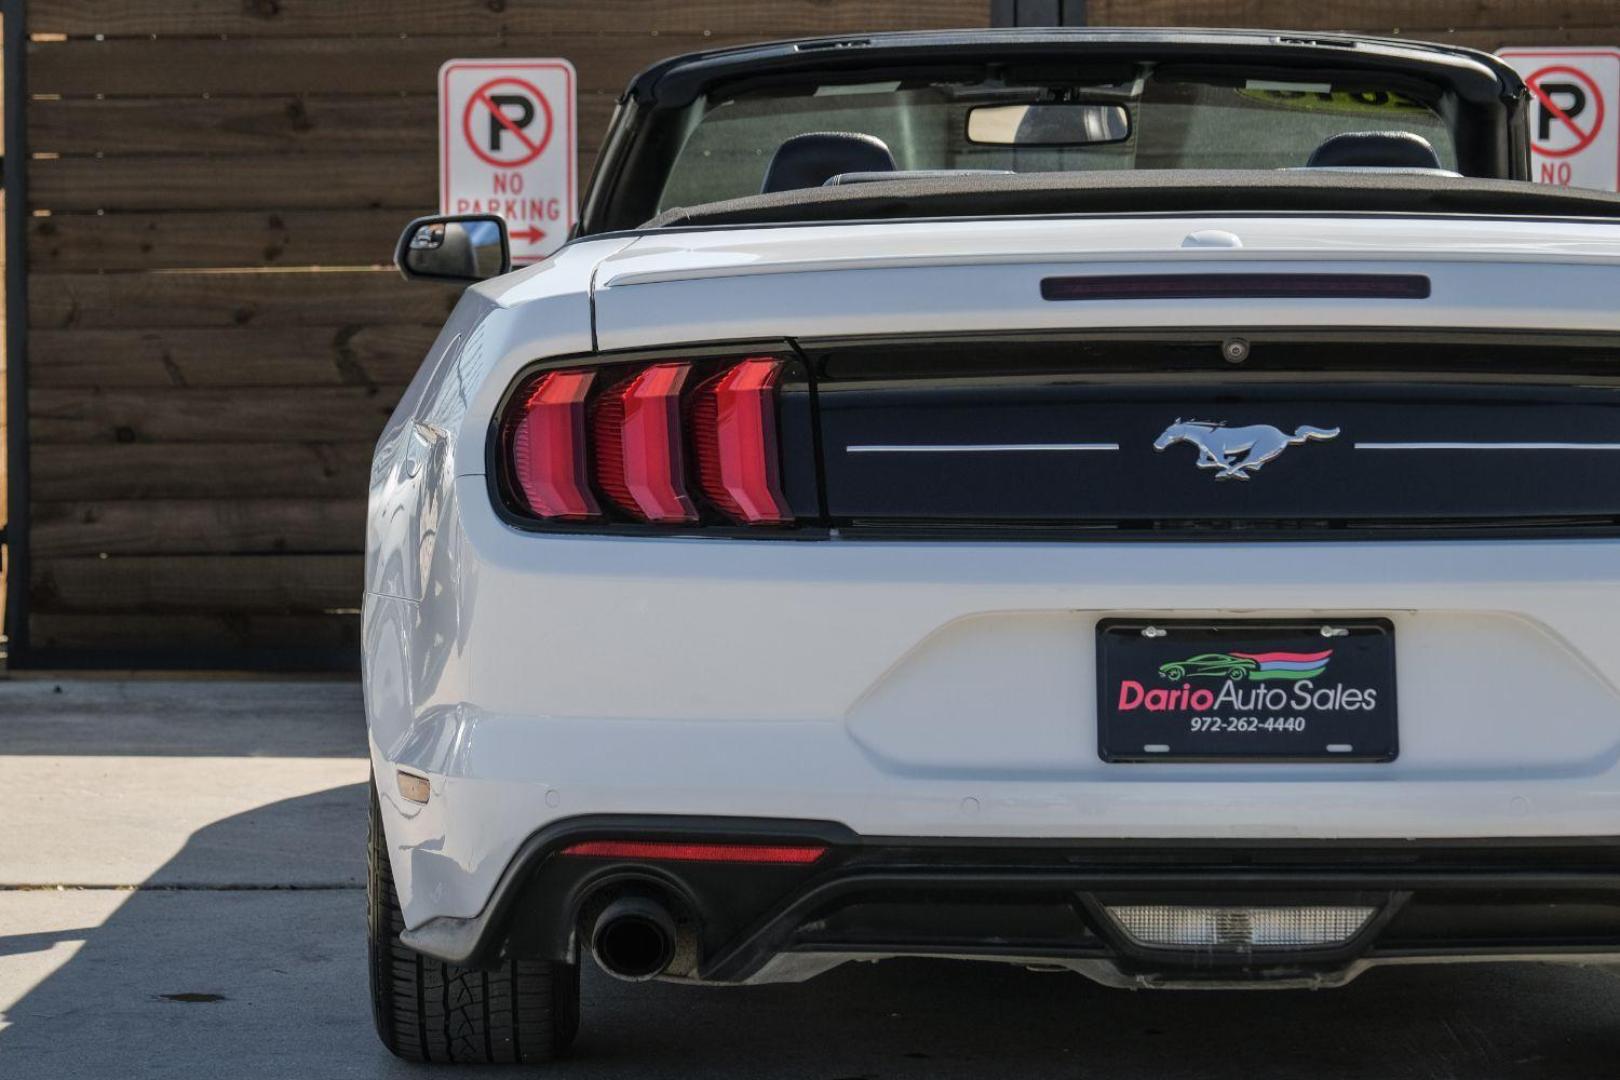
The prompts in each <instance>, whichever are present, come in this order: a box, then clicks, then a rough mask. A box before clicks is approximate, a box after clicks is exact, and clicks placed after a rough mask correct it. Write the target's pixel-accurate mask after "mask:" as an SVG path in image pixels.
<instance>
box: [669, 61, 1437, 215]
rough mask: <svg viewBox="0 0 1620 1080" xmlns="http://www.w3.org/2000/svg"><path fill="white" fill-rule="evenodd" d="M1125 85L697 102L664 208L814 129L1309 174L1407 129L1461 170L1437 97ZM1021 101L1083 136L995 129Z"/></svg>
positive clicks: (738, 173) (1275, 86) (1166, 78)
mask: <svg viewBox="0 0 1620 1080" xmlns="http://www.w3.org/2000/svg"><path fill="white" fill-rule="evenodd" d="M1121 75H1122V73H1116V74H1115V75H1114V76H1113V77H1112V78H1111V79H1109V80H1108V81H1086V82H1061V83H1054V82H1052V81H1050V80H1041V81H1039V82H1036V81H1034V80H1028V81H1016V82H1014V83H1013V84H1011V85H1009V84H1008V83H1006V82H1000V81H998V82H989V81H979V82H949V81H916V82H904V83H902V82H882V83H864V84H854V85H818V86H792V87H774V88H770V89H760V90H752V91H748V92H740V93H730V94H719V95H715V96H712V97H710V98H706V99H700V100H699V101H698V102H697V103H696V104H694V105H693V106H691V108H690V111H689V115H688V117H687V123H686V125H685V126H686V128H687V135H686V138H685V140H684V142H683V144H682V146H681V149H680V152H679V153H678V154H677V156H676V158H675V160H674V162H673V164H672V166H671V168H670V171H669V174H668V177H667V180H666V182H665V184H664V187H663V192H662V195H661V197H660V199H659V209H660V210H664V209H668V208H669V207H672V206H691V205H694V204H697V203H704V202H712V201H716V200H719V199H730V198H736V197H739V196H743V195H754V194H758V193H759V192H760V190H761V185H762V184H763V182H764V180H765V176H766V172H767V169H768V167H769V165H770V162H771V159H772V157H773V155H774V154H775V153H776V151H777V148H778V147H780V146H781V145H782V143H783V142H784V141H785V140H787V139H790V138H792V137H793V136H795V135H802V134H808V133H813V132H849V133H855V134H861V135H869V136H872V137H874V138H876V139H879V140H881V141H882V142H883V143H884V145H885V146H887V148H888V150H889V153H890V154H891V155H892V157H893V159H894V167H895V168H896V169H899V170H930V171H933V170H951V171H959V170H994V171H1000V172H1017V173H1032V172H1067V171H1095V170H1105V169H1287V168H1298V167H1302V166H1304V165H1305V164H1306V163H1307V162H1308V161H1309V160H1310V158H1311V154H1312V152H1313V151H1314V150H1316V148H1317V147H1319V146H1320V145H1321V144H1322V143H1323V142H1324V141H1325V140H1327V139H1329V138H1331V137H1333V136H1335V135H1341V134H1346V133H1351V132H1407V133H1410V134H1413V135H1416V136H1419V137H1421V138H1422V139H1424V140H1426V141H1427V142H1428V143H1429V145H1430V146H1431V147H1432V148H1433V150H1434V156H1435V160H1436V163H1437V164H1438V165H1439V167H1441V168H1444V169H1455V168H1456V165H1457V153H1456V147H1455V145H1454V141H1453V138H1452V131H1451V127H1450V125H1449V124H1448V122H1447V120H1446V119H1445V115H1444V114H1445V113H1446V112H1447V111H1448V110H1447V109H1446V108H1445V106H1444V103H1443V102H1442V101H1440V100H1439V99H1438V95H1430V97H1429V98H1426V97H1425V95H1424V92H1423V90H1421V89H1418V88H1414V87H1410V86H1405V87H1399V88H1397V87H1396V86H1394V85H1388V84H1383V85H1381V84H1379V83H1378V82H1376V81H1373V82H1366V81H1357V82H1343V81H1324V82H1319V83H1309V82H1300V81H1279V80H1275V79H1259V78H1244V77H1229V76H1226V75H1224V74H1222V75H1210V74H1207V73H1204V74H1199V73H1188V72H1181V73H1177V72H1173V71H1168V70H1164V69H1160V70H1158V71H1156V72H1154V73H1152V74H1145V73H1137V74H1132V75H1130V76H1129V77H1121ZM1025 105H1028V106H1046V107H1051V106H1058V107H1060V108H1059V109H1058V110H1057V111H1056V115H1057V116H1058V117H1059V118H1060V119H1061V118H1062V117H1064V116H1070V115H1076V113H1074V112H1072V111H1071V112H1064V111H1063V110H1064V109H1065V108H1067V109H1069V110H1075V109H1077V108H1084V109H1089V110H1090V112H1091V114H1092V115H1091V119H1092V120H1093V121H1094V123H1093V124H1092V130H1091V136H1090V137H1089V138H1087V137H1081V138H1079V139H1077V138H1075V137H1073V136H1062V135H1060V136H1055V137H1042V136H1041V135H1040V134H1039V132H1034V133H1033V136H1032V133H1031V131H1029V130H1020V129H1019V127H1018V125H1017V124H1014V125H1012V126H1010V127H1009V126H1008V125H1006V124H1000V125H999V126H998V125H997V124H996V123H994V122H993V121H994V119H995V118H997V117H1006V116H1009V115H1010V116H1013V117H1019V116H1021V115H1022V116H1030V115H1031V114H1028V113H1021V112H1017V111H1013V110H1014V109H1016V108H1017V107H1018V106H1025ZM996 110H1000V111H999V112H997V111H996ZM1046 115H1048V116H1051V115H1054V113H1053V112H1050V111H1049V112H1048V113H1047V114H1046ZM1099 118H1102V119H1099ZM1024 128H1026V129H1027V128H1029V124H1028V123H1027V122H1026V123H1025V125H1024ZM998 131H999V134H998ZM986 132H989V133H990V134H989V136H988V141H987V136H986ZM970 133H971V134H972V135H973V136H974V137H973V138H970Z"/></svg>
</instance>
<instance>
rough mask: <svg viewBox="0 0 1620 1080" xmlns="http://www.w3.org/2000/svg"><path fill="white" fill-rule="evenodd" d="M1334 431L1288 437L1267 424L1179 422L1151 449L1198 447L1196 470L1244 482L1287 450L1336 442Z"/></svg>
mask: <svg viewBox="0 0 1620 1080" xmlns="http://www.w3.org/2000/svg"><path fill="white" fill-rule="evenodd" d="M1338 434H1339V429H1338V428H1319V427H1311V426H1310V425H1309V424H1304V425H1302V426H1300V427H1298V428H1296V429H1294V433H1293V434H1292V435H1290V434H1288V433H1287V432H1285V431H1281V430H1279V429H1277V428H1274V427H1272V426H1271V425H1270V424H1251V425H1249V426H1248V427H1239V428H1229V427H1227V426H1226V424H1225V422H1224V421H1222V422H1219V423H1217V422H1212V421H1209V420H1182V419H1179V418H1178V419H1177V420H1176V422H1175V423H1173V424H1171V425H1170V426H1169V427H1167V428H1165V429H1164V434H1162V435H1160V436H1159V437H1158V438H1157V439H1155V440H1153V449H1155V450H1163V449H1165V448H1166V447H1168V446H1171V445H1173V444H1174V443H1178V442H1190V443H1192V444H1193V445H1194V446H1196V447H1198V467H1199V468H1200V469H1217V470H1219V471H1218V472H1216V474H1215V479H1217V480H1247V479H1248V478H1249V474H1250V473H1252V472H1258V471H1259V470H1260V467H1261V466H1262V465H1264V464H1265V463H1266V462H1268V461H1270V460H1271V459H1272V458H1274V457H1276V456H1277V455H1278V454H1280V453H1282V452H1283V451H1284V450H1286V449H1288V448H1289V447H1290V446H1298V445H1300V444H1301V443H1304V442H1326V441H1327V440H1328V439H1333V438H1337V437H1338Z"/></svg>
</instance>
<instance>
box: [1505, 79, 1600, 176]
mask: <svg viewBox="0 0 1620 1080" xmlns="http://www.w3.org/2000/svg"><path fill="white" fill-rule="evenodd" d="M1498 55H1499V56H1501V58H1502V59H1503V60H1506V61H1507V62H1508V63H1509V64H1511V65H1512V66H1513V69H1514V70H1515V71H1517V72H1518V73H1519V75H1520V77H1521V78H1523V79H1524V84H1525V86H1527V87H1528V88H1529V89H1530V178H1531V179H1532V180H1539V181H1540V182H1542V183H1544V184H1557V185H1559V186H1561V187H1586V188H1599V189H1601V190H1603V191H1617V190H1620V130H1617V125H1620V49H1600V48H1590V49H1581V48H1558V47H1550V48H1546V49H1536V48H1512V49H1503V50H1502V51H1501V52H1500V53H1499V54H1498Z"/></svg>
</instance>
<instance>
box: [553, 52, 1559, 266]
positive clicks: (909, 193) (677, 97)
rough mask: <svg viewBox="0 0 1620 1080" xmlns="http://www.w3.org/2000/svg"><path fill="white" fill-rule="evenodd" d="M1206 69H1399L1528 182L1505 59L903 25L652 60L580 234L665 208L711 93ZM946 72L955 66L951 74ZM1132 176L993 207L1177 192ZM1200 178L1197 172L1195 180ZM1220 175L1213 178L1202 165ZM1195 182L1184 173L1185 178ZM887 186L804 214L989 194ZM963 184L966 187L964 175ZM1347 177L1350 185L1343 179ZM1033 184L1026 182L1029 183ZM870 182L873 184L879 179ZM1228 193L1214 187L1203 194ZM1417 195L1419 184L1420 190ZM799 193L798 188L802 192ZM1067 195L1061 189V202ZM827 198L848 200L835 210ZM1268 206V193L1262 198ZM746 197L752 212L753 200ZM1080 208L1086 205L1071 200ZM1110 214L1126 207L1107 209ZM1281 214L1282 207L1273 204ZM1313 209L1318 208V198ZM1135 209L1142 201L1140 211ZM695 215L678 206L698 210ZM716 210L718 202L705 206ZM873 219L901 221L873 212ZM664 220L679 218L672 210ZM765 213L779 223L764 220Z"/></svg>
mask: <svg viewBox="0 0 1620 1080" xmlns="http://www.w3.org/2000/svg"><path fill="white" fill-rule="evenodd" d="M1116 62H1117V63H1131V64H1197V65H1201V66H1208V67H1219V68H1226V69H1236V70H1244V71H1257V72H1266V73H1268V75H1267V77H1269V78H1285V79H1286V78H1293V77H1298V73H1309V75H1310V77H1311V78H1312V79H1317V80H1320V79H1322V78H1336V77H1339V76H1341V75H1342V76H1345V77H1358V76H1363V77H1364V76H1369V75H1378V76H1390V77H1397V78H1401V79H1407V80H1414V81H1416V82H1418V83H1421V84H1424V85H1428V86H1432V87H1434V88H1436V89H1437V90H1442V91H1445V92H1448V93H1450V94H1452V95H1455V99H1456V108H1457V115H1456V118H1455V127H1456V131H1457V141H1458V145H1457V151H1458V164H1457V168H1458V171H1460V172H1463V173H1467V174H1469V175H1473V176H1491V177H1509V176H1517V177H1528V176H1529V169H1530V152H1529V137H1528V129H1527V127H1526V119H1525V118H1526V111H1527V110H1526V108H1525V102H1526V101H1527V100H1528V98H1529V94H1528V92H1527V91H1526V90H1525V87H1524V83H1523V82H1522V81H1521V80H1520V78H1519V76H1518V75H1517V74H1516V73H1515V72H1514V71H1513V69H1512V68H1511V67H1509V66H1508V65H1507V64H1506V63H1505V62H1503V61H1502V60H1500V59H1499V58H1497V57H1494V56H1491V55H1490V54H1488V53H1482V52H1476V51H1474V50H1472V49H1464V48H1458V47H1455V46H1446V45H1435V44H1430V43H1427V42H1415V41H1407V40H1399V39H1392V38H1371V37H1357V36H1352V35H1345V34H1325V33H1314V32H1313V33H1299V32H1289V31H1278V30H1212V29H1165V28H1150V29H1131V28H1121V27H1094V28H1083V27H1082V28H1077V27H1051V28H1037V27H1020V28H1009V29H978V30H937V31H904V32H896V33H884V34H860V35H855V36H851V37H839V38H813V39H806V40H800V41H779V42H770V43H765V44H760V45H747V46H740V47H736V48H728V49H718V50H712V51H706V52H699V53H689V54H687V55H684V56H676V57H672V58H670V59H668V60H664V61H661V62H660V63H658V64H655V65H653V66H652V67H650V68H648V69H647V70H646V71H644V72H642V73H641V74H640V75H638V76H636V77H635V79H634V80H632V81H631V83H630V86H629V88H628V89H627V90H626V91H625V94H624V96H623V97H622V98H621V99H620V103H621V105H622V106H623V108H621V109H620V110H619V111H618V113H616V114H615V120H614V123H613V124H612V126H611V127H610V129H609V131H608V135H607V138H606V140H605V141H604V144H603V149H602V154H601V156H600V158H599V159H598V161H597V167H596V171H595V173H594V174H593V175H592V177H591V182H590V184H589V186H588V187H587V189H586V193H585V198H584V201H583V203H582V206H581V211H580V224H579V230H578V231H579V234H580V235H583V236H589V235H592V234H598V233H604V232H613V231H621V230H625V229H632V228H635V227H636V226H637V224H638V223H640V222H642V221H645V220H646V219H647V218H649V217H651V216H652V215H653V214H654V213H656V212H657V209H658V199H659V196H660V194H661V193H662V191H663V189H664V181H665V179H666V178H667V176H668V175H669V170H670V168H671V165H672V163H673V161H674V159H675V157H676V155H678V154H679V152H680V148H681V146H682V145H683V142H684V140H685V139H686V137H687V135H688V134H689V124H688V118H687V117H686V115H685V113H684V112H683V110H685V109H686V108H688V107H689V106H690V105H691V103H692V102H693V101H695V100H697V99H699V98H701V97H704V96H705V95H713V94H723V93H731V92H741V91H744V90H749V89H759V88H762V87H770V86H781V85H790V84H795V83H816V84H821V83H837V82H870V81H874V80H878V81H881V80H891V79H909V78H924V77H934V76H938V77H945V74H949V73H955V74H956V75H961V74H962V73H963V72H964V71H972V72H977V73H980V74H982V73H984V72H985V71H988V70H990V69H992V68H997V69H999V68H1005V67H1009V66H1018V65H1044V66H1048V67H1049V66H1051V65H1053V64H1057V65H1061V66H1064V67H1074V66H1076V65H1078V66H1096V65H1101V64H1107V63H1116ZM942 73H944V74H942ZM1141 175H1142V174H1140V173H1135V174H1133V175H1132V176H1131V177H1128V178H1126V179H1124V180H1117V179H1115V180H1110V179H1106V178H1104V179H1092V178H1083V179H1076V178H1069V177H1063V178H1060V179H1057V180H1048V179H1042V178H1035V177H1030V178H1027V179H1024V178H1020V180H1018V181H1014V182H1012V183H1006V182H1003V183H1001V184H998V185H994V189H995V190H996V191H998V192H1000V193H1003V194H1005V195H1007V196H1008V197H1009V199H1010V201H1011V202H1016V203H1019V204H1020V205H1028V206H1032V207H1034V206H1039V207H1042V209H1039V210H1036V209H1031V210H1027V211H1017V210H1011V209H1005V210H1004V209H999V208H997V209H993V210H991V211H990V212H993V213H1017V212H1031V213H1033V212H1047V211H1046V210H1045V209H1044V208H1045V207H1046V206H1047V205H1050V203H1049V201H1044V200H1050V198H1051V197H1052V196H1051V193H1052V192H1053V191H1055V190H1058V189H1060V188H1064V187H1066V186H1068V185H1074V186H1076V187H1078V188H1079V189H1082V190H1084V191H1085V192H1087V193H1088V195H1087V198H1088V199H1090V200H1091V201H1092V202H1093V203H1094V204H1098V208H1099V209H1100V208H1102V207H1101V205H1100V203H1099V200H1102V199H1103V198H1104V196H1103V193H1104V192H1106V191H1112V190H1114V189H1115V185H1118V184H1120V183H1124V184H1126V185H1127V186H1128V187H1130V188H1133V189H1138V190H1147V189H1149V188H1158V189H1160V190H1161V195H1155V196H1154V197H1155V198H1162V199H1164V200H1169V201H1174V199H1175V197H1173V196H1170V195H1169V194H1168V193H1167V192H1165V190H1164V185H1165V184H1166V183H1168V184H1169V186H1170V187H1172V188H1173V187H1176V186H1178V185H1177V184H1176V183H1175V182H1168V181H1167V182H1156V181H1148V180H1143V179H1140V177H1141ZM1193 175H1198V174H1193V173H1189V174H1187V176H1193ZM1204 175H1206V176H1207V175H1208V174H1204ZM1183 179H1186V177H1184V178H1183ZM899 183H903V184H907V185H911V186H907V187H905V188H897V187H893V186H889V185H886V186H884V187H883V188H882V190H881V191H880V190H877V189H876V188H874V189H873V190H862V191H858V192H854V193H851V192H849V191H844V192H842V193H831V194H828V195H810V196H809V199H810V200H811V201H810V202H797V201H795V205H799V206H801V207H803V209H804V210H805V212H806V213H816V214H822V213H824V212H825V213H831V214H836V215H838V216H849V215H850V214H851V213H855V215H856V216H862V215H863V214H864V212H856V211H854V208H855V207H859V206H863V205H873V206H878V207H883V206H892V205H893V200H894V199H896V198H900V199H907V198H910V199H917V200H923V201H927V202H929V203H930V204H947V203H955V204H956V205H962V204H961V203H958V202H957V200H960V199H970V198H971V194H970V193H972V192H974V191H976V190H978V189H977V188H975V187H974V186H973V185H972V184H969V185H968V186H967V187H960V186H957V187H952V188H949V189H944V188H940V189H935V188H932V187H929V186H928V185H927V182H925V181H920V180H912V181H907V180H901V181H899ZM953 183H954V182H953ZM1233 183H1234V185H1235V186H1244V185H1247V186H1250V187H1252V186H1254V184H1255V181H1253V180H1252V179H1245V180H1234V181H1233ZM1335 183H1337V184H1339V185H1340V186H1343V187H1346V188H1351V187H1358V186H1361V185H1352V184H1349V183H1346V182H1338V181H1336V182H1335ZM1026 184H1027V185H1029V186H1027V187H1026V186H1025V185H1026ZM869 186H870V185H862V187H869ZM1272 186H1273V187H1276V188H1288V189H1289V190H1292V188H1294V187H1300V186H1303V187H1309V186H1310V181H1302V182H1300V183H1299V184H1292V183H1291V182H1289V181H1286V180H1284V181H1277V182H1276V183H1275V184H1274V185H1272ZM1217 194H1218V193H1213V192H1207V193H1204V195H1205V196H1215V195H1217ZM1411 197H1412V195H1411V194H1410V193H1409V194H1408V198H1411ZM794 198H795V200H797V199H798V198H799V197H797V196H795V197H794ZM1060 198H1061V197H1060ZM821 199H826V200H828V202H829V203H831V204H837V205H838V206H840V207H843V208H844V209H837V210H834V209H831V208H830V207H828V208H826V209H825V211H824V209H823V208H822V207H821V206H820V205H819V202H818V201H819V200H821ZM1260 201H1264V199H1263V198H1262V199H1261V200H1260ZM736 202H737V203H738V204H739V206H738V208H737V209H736V210H735V211H729V212H737V213H749V214H757V215H769V214H770V213H771V211H770V210H769V209H768V207H769V206H770V205H771V204H769V203H760V202H756V201H755V200H751V199H742V200H736ZM744 204H745V205H746V208H745V206H744ZM1067 208H1070V209H1072V208H1074V207H1072V206H1071V207H1067ZM1108 208H1109V209H1121V207H1120V206H1118V205H1117V204H1109V205H1108ZM1266 208H1268V209H1278V208H1279V207H1266ZM1311 208H1313V209H1319V208H1320V206H1319V205H1318V204H1314V203H1313V204H1312V206H1311ZM1137 209H1141V207H1138V208H1137ZM694 212H695V211H672V212H671V213H672V214H675V215H680V214H691V213H694ZM702 212H703V213H704V214H705V215H711V214H714V213H717V212H722V211H718V210H716V209H713V208H705V209H704V210H703V211H702ZM923 212H925V213H929V214H937V213H983V212H985V211H983V210H929V211H923ZM865 216H894V214H893V212H892V211H889V210H881V209H880V210H874V211H872V213H871V215H865ZM656 220H658V221H660V222H663V221H665V220H669V221H674V220H679V218H677V217H672V216H671V214H663V215H660V217H659V218H658V219H656ZM759 220H762V221H763V220H780V218H776V219H772V218H769V217H768V216H761V217H760V218H759Z"/></svg>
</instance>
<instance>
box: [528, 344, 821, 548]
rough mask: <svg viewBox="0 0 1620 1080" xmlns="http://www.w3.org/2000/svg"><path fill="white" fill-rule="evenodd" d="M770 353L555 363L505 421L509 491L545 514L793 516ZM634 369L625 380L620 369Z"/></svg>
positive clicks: (757, 519)
mask: <svg viewBox="0 0 1620 1080" xmlns="http://www.w3.org/2000/svg"><path fill="white" fill-rule="evenodd" d="M784 367H785V363H784V361H782V360H779V359H776V358H773V357H750V358H748V359H746V360H741V361H735V362H731V363H725V364H720V365H716V364H714V363H710V362H703V361H698V362H692V361H684V360H683V361H677V362H660V363H650V364H647V365H646V366H642V367H629V366H621V367H607V368H583V369H558V370H555V371H549V372H546V373H545V374H542V375H539V376H536V377H534V378H533V379H532V380H530V381H527V382H525V383H524V385H523V386H522V387H520V388H519V390H518V392H517V395H516V397H515V399H514V401H513V402H512V404H511V405H510V406H509V411H508V413H507V415H506V419H505V421H504V422H503V424H502V427H501V432H502V442H503V443H504V446H503V453H504V454H505V457H506V466H507V468H508V470H509V472H510V475H511V483H510V484H508V486H507V488H508V491H509V492H510V493H511V495H512V496H513V497H514V498H515V499H516V500H517V501H519V502H521V503H523V504H524V505H523V509H524V510H526V511H527V512H529V513H530V514H533V515H534V516H536V517H539V518H542V519H544V520H548V521H593V520H601V519H603V518H604V517H615V516H616V517H619V518H621V519H623V518H628V519H631V520H633V521H640V522H648V523H651V524H658V525H691V524H697V523H699V522H701V521H702V520H703V519H704V516H705V511H704V510H703V508H702V506H700V502H701V503H705V504H707V505H708V506H709V507H711V508H712V509H711V510H709V511H708V516H709V517H710V518H711V519H713V520H716V521H719V519H721V518H724V519H726V520H727V521H729V522H732V523H737V524H744V525H782V524H787V523H790V522H792V521H793V514H792V512H791V511H790V510H789V508H788V502H787V499H786V498H785V497H784V496H783V492H782V483H781V476H780V472H781V470H780V466H779V464H778V462H779V458H780V454H781V448H780V446H779V445H778V437H777V421H776V413H777V391H778V385H779V383H780V382H781V379H782V375H783V370H784ZM620 371H624V372H627V374H625V375H623V376H622V377H620V376H617V374H616V373H617V372H620Z"/></svg>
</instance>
